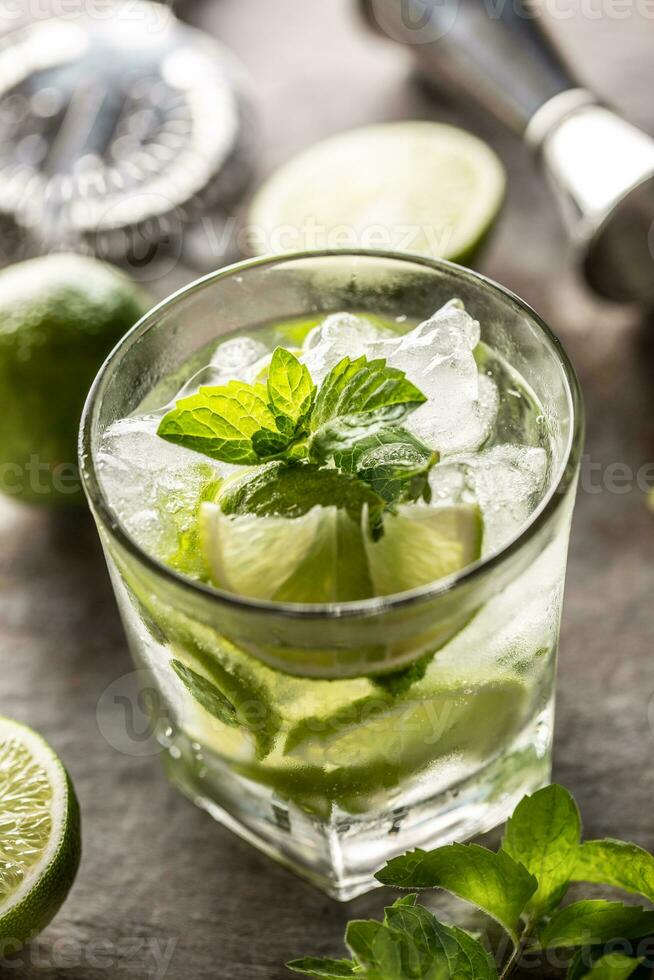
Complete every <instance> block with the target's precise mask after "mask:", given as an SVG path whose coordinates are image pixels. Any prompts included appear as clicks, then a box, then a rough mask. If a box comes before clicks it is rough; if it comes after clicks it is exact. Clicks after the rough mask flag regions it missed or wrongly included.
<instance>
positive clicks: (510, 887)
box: [375, 844, 538, 942]
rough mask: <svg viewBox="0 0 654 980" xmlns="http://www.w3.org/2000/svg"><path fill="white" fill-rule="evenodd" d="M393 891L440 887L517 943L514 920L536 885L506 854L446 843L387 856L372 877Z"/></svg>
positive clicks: (468, 845)
mask: <svg viewBox="0 0 654 980" xmlns="http://www.w3.org/2000/svg"><path fill="white" fill-rule="evenodd" d="M375 877H376V878H377V879H378V881H381V882H382V884H384V885H392V886H393V887H395V888H419V889H423V888H444V889H445V890H446V891H449V892H452V894H453V895H457V896H458V897H459V898H462V899H463V900H464V901H466V902H470V903H471V904H472V905H476V906H477V907H478V908H480V909H481V910H482V911H483V912H486V913H487V914H488V915H490V916H491V917H492V918H494V919H496V920H497V921H498V922H499V923H500V925H502V926H504V928H505V929H506V930H507V932H508V933H509V935H510V936H511V938H512V939H513V940H514V942H515V941H517V928H518V923H519V922H520V917H521V915H522V913H523V911H524V909H525V907H526V905H527V903H528V902H529V900H530V898H531V897H532V895H534V893H535V892H536V890H537V888H538V882H537V881H536V879H535V878H534V877H533V875H531V874H530V873H529V872H528V871H527V870H526V868H524V867H523V866H522V865H521V864H518V863H517V862H516V861H514V860H513V858H512V857H510V856H509V855H508V854H507V853H505V852H503V851H498V852H497V853H494V852H493V851H489V850H487V849H486V848H485V847H481V846H480V845H479V844H449V845H447V846H445V847H439V848H436V850H434V851H421V850H416V851H411V852H410V853H409V854H405V855H404V856H402V857H397V858H393V860H392V861H390V862H389V863H388V864H387V865H386V867H385V868H383V869H382V870H381V871H379V872H378V873H377V875H376V876H375Z"/></svg>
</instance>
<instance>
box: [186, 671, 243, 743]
mask: <svg viewBox="0 0 654 980" xmlns="http://www.w3.org/2000/svg"><path fill="white" fill-rule="evenodd" d="M170 666H171V667H172V668H173V670H174V671H175V673H176V674H177V676H178V677H179V679H180V681H181V682H182V684H183V685H184V687H185V688H186V690H187V691H188V692H189V694H190V695H191V697H192V698H194V700H195V701H197V702H198V704H200V705H202V707H203V708H204V709H205V711H208V712H209V714H210V715H213V717H214V718H217V719H218V720H219V721H222V723H223V724H224V725H230V726H231V727H233V728H238V726H239V720H238V716H237V712H236V708H235V707H234V705H233V704H232V702H231V701H229V700H228V699H227V698H226V697H225V695H224V694H223V692H222V691H221V690H220V689H219V688H217V687H216V685H215V684H212V683H211V681H209V680H207V678H206V677H204V676H203V675H202V674H198V673H196V672H195V671H194V670H191V668H190V667H187V666H186V665H185V664H183V663H181V661H179V660H171V662H170Z"/></svg>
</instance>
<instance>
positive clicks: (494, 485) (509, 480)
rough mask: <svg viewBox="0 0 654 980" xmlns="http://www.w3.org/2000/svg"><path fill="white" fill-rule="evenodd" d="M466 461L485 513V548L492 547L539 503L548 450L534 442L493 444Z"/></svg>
mask: <svg viewBox="0 0 654 980" xmlns="http://www.w3.org/2000/svg"><path fill="white" fill-rule="evenodd" d="M463 465H464V466H465V468H466V472H467V483H468V487H469V489H470V490H471V491H472V493H473V494H474V496H475V498H476V499H477V501H478V503H479V506H480V507H481V510H482V514H483V517H484V545H483V547H484V552H488V551H493V550H495V549H496V548H499V547H502V546H503V545H505V544H507V543H508V541H509V540H510V539H511V538H513V537H514V536H515V535H516V534H517V533H518V532H519V530H520V529H521V527H522V526H523V525H524V524H525V522H526V521H527V520H528V518H529V516H530V514H531V513H532V512H533V510H534V509H535V508H536V506H537V505H538V503H539V501H540V499H541V497H542V495H543V491H544V489H545V484H546V480H547V473H548V459H547V453H546V452H545V450H544V449H540V448H537V447H534V446H531V447H528V446H515V445H501V446H492V447H491V448H490V449H484V450H482V451H481V452H479V453H476V454H475V455H473V456H470V457H468V458H467V459H466V461H465V463H464V464H463Z"/></svg>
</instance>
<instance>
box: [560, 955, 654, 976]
mask: <svg viewBox="0 0 654 980" xmlns="http://www.w3.org/2000/svg"><path fill="white" fill-rule="evenodd" d="M588 960H589V955H588V950H583V949H580V950H578V951H577V952H576V953H575V955H574V958H573V960H572V962H571V963H570V966H569V968H568V980H627V977H630V976H631V975H632V973H633V972H634V971H635V970H636V969H637V968H638V967H639V966H640V964H641V962H642V960H637V959H634V958H633V957H631V956H625V955H624V954H623V953H607V954H606V956H601V957H600V958H599V959H596V960H594V962H593V961H592V958H591V962H590V963H589V962H588Z"/></svg>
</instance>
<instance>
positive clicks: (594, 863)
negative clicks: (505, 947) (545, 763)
mask: <svg viewBox="0 0 654 980" xmlns="http://www.w3.org/2000/svg"><path fill="white" fill-rule="evenodd" d="M653 876H654V857H652V855H650V854H648V853H647V851H644V850H643V849H642V848H639V847H637V846H636V845H634V844H626V843H623V842H621V841H615V840H606V841H588V842H586V843H582V842H581V820H580V817H579V811H578V809H577V806H576V804H575V802H574V799H573V798H572V796H571V795H570V793H568V791H567V790H565V789H564V788H563V787H562V786H548V787H546V788H545V789H542V790H540V791H539V792H537V793H534V794H533V796H527V797H525V798H524V799H523V800H522V802H521V803H520V804H519V805H518V807H517V808H516V810H515V812H514V814H513V816H512V817H511V819H510V820H509V821H508V823H507V827H506V832H505V835H504V839H503V842H502V845H501V847H500V848H499V850H498V851H496V852H493V851H490V850H487V849H486V848H483V847H479V846H478V845H477V844H454V845H449V846H446V847H440V848H436V849H435V850H432V851H420V850H418V851H413V852H411V853H409V854H405V855H403V856H401V857H397V858H394V859H393V860H392V861H390V862H389V863H388V864H387V865H386V867H385V868H384V869H382V871H380V872H379V873H378V875H377V878H378V879H379V881H380V882H382V883H383V884H389V885H393V886H395V887H399V888H407V889H412V890H413V889H426V888H441V889H444V890H446V891H449V892H450V893H452V894H454V895H456V896H458V898H460V899H463V900H464V901H467V902H470V903H471V904H473V905H475V906H476V907H477V908H479V909H481V910H482V911H483V912H485V913H486V914H488V915H490V916H491V917H493V918H494V919H495V920H496V921H497V922H499V923H500V924H501V925H502V926H503V928H504V929H505V931H506V932H507V933H508V935H509V936H510V938H511V942H512V949H511V952H509V954H508V956H506V958H505V959H504V961H503V962H501V963H499V964H496V963H495V962H494V960H493V959H492V957H491V956H490V954H489V952H488V951H487V949H486V948H485V947H484V945H483V944H482V942H480V941H479V940H477V939H475V938H473V937H472V936H470V935H468V933H466V932H463V931H462V930H460V929H457V928H456V927H455V926H450V925H443V923H441V922H439V921H438V920H437V918H436V917H435V916H434V915H432V913H431V912H429V911H427V910H426V909H424V908H422V907H421V906H419V905H417V904H416V898H417V896H416V894H415V893H414V892H413V891H412V893H411V894H409V895H407V896H406V897H404V898H400V899H398V900H397V901H396V902H395V903H394V905H392V906H390V907H389V908H387V909H386V910H385V917H384V921H383V922H378V921H376V920H365V921H355V922H350V924H349V925H348V927H347V930H346V934H345V942H346V945H347V946H348V948H349V950H350V952H351V954H352V958H351V959H350V960H329V959H324V960H322V959H320V958H310V959H300V960H293V961H292V962H291V963H289V964H287V965H288V966H289V968H290V969H291V970H293V971H294V972H296V973H301V974H303V975H305V976H311V977H322V978H323V980H337V978H343V977H358V978H360V980H447V978H452V980H468V978H469V980H506V978H508V977H509V976H511V975H513V973H514V972H515V970H516V969H517V967H518V965H519V963H520V961H521V959H522V957H523V955H524V954H525V953H527V952H529V953H530V954H531V955H532V958H533V956H534V955H535V956H538V955H539V954H544V953H545V952H546V951H547V950H550V949H559V950H562V951H563V952H564V953H565V954H566V956H567V957H568V962H569V966H568V971H567V977H568V980H626V978H627V977H630V976H632V974H634V972H635V971H636V970H637V969H638V967H639V966H640V964H641V962H642V958H641V957H639V956H638V955H636V953H637V950H636V949H635V947H636V945H637V942H636V941H638V940H642V939H643V938H644V937H649V936H652V935H654V910H653V909H647V908H643V907H642V906H639V905H626V904H623V903H621V902H615V901H603V900H599V899H592V900H582V901H577V902H574V903H572V904H570V905H567V906H565V907H560V903H561V901H562V900H563V898H564V896H565V893H566V891H567V888H568V886H569V884H570V883H571V882H572V881H579V880H586V881H590V882H595V883H599V884H606V885H610V886H613V887H618V888H622V889H623V890H626V891H628V892H636V893H639V894H642V895H643V896H644V897H645V898H647V899H648V900H649V901H653V902H654V895H653V891H652V884H653V883H654V877H653ZM616 940H621V941H625V943H626V942H631V943H632V949H633V952H634V955H628V953H629V949H628V947H627V946H626V945H625V944H624V943H623V945H621V948H620V952H616V951H615V949H614V948H612V946H611V944H614V943H615V941H616ZM565 958H566V957H565V956H564V959H565ZM548 975H549V974H548ZM639 975H640V974H639Z"/></svg>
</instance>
